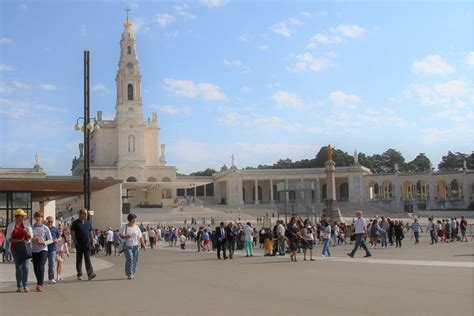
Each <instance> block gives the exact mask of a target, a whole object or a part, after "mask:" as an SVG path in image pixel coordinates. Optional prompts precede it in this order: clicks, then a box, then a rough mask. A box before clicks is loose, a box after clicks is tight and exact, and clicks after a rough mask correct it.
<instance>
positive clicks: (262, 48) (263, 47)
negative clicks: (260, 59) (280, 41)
mask: <svg viewBox="0 0 474 316" xmlns="http://www.w3.org/2000/svg"><path fill="white" fill-rule="evenodd" d="M257 48H258V49H259V50H269V49H270V47H269V46H268V45H258V46H257Z"/></svg>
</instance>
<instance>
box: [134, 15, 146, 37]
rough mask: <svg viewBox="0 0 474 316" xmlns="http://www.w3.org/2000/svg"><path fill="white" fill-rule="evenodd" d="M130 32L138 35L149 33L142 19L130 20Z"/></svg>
mask: <svg viewBox="0 0 474 316" xmlns="http://www.w3.org/2000/svg"><path fill="white" fill-rule="evenodd" d="M132 30H133V32H135V33H137V34H139V33H147V32H149V31H150V28H149V27H148V25H147V23H146V21H145V19H144V18H143V17H136V18H134V19H132Z"/></svg>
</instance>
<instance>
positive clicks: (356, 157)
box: [354, 150, 359, 166]
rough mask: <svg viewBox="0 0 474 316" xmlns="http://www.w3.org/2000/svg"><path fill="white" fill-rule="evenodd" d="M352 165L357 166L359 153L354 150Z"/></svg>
mask: <svg viewBox="0 0 474 316" xmlns="http://www.w3.org/2000/svg"><path fill="white" fill-rule="evenodd" d="M354 165H356V166H358V165H359V153H358V152H357V150H354Z"/></svg>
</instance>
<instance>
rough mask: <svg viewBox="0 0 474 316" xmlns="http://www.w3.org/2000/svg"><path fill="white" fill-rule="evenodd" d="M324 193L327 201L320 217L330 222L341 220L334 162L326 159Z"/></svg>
mask: <svg viewBox="0 0 474 316" xmlns="http://www.w3.org/2000/svg"><path fill="white" fill-rule="evenodd" d="M325 166H326V195H327V203H326V207H325V208H324V210H323V214H322V218H323V219H326V220H328V221H330V222H338V223H340V222H342V216H341V210H340V209H339V205H338V204H337V199H336V177H335V171H336V163H335V162H334V161H332V160H328V161H326V164H325Z"/></svg>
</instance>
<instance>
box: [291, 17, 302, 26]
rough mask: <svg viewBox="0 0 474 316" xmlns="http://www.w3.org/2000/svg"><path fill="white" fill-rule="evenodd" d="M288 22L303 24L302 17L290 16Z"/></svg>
mask: <svg viewBox="0 0 474 316" xmlns="http://www.w3.org/2000/svg"><path fill="white" fill-rule="evenodd" d="M288 23H290V24H293V25H301V24H303V22H301V20H300V19H297V18H289V19H288Z"/></svg>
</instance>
